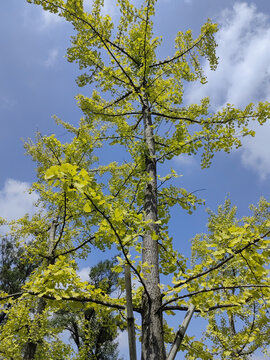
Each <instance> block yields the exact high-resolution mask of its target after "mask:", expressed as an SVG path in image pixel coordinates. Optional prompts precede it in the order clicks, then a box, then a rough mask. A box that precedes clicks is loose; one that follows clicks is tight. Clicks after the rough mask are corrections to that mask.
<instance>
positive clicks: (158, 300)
mask: <svg viewBox="0 0 270 360" xmlns="http://www.w3.org/2000/svg"><path fill="white" fill-rule="evenodd" d="M146 104H147V101H146ZM143 120H144V138H145V144H146V151H145V167H146V173H147V175H148V177H149V180H148V182H147V184H146V188H145V199H144V211H145V220H146V221H147V220H150V223H149V225H148V226H149V229H148V230H147V231H146V233H145V235H144V238H143V250H142V262H143V263H147V264H148V266H149V267H148V268H143V269H142V272H143V275H144V278H145V285H146V289H147V293H146V292H145V293H144V294H143V300H142V357H141V359H142V360H157V359H159V360H165V358H166V352H165V346H164V337H163V318H162V312H161V311H160V310H159V309H160V306H161V304H162V297H161V292H160V288H159V282H160V281H159V255H158V242H157V240H153V238H152V235H153V234H158V224H156V221H157V220H158V206H157V205H158V204H157V169H156V158H155V142H154V134H153V127H152V119H151V114H150V111H149V108H148V105H147V106H145V109H144V118H143Z"/></svg>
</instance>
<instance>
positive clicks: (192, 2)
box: [0, 0, 270, 274]
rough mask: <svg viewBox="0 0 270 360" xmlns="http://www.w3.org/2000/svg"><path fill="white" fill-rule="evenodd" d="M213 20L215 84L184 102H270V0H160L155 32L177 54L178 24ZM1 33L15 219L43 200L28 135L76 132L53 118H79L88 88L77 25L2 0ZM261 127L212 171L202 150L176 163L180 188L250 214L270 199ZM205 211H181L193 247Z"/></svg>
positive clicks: (8, 198) (3, 175)
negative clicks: (81, 84) (73, 49)
mask: <svg viewBox="0 0 270 360" xmlns="http://www.w3.org/2000/svg"><path fill="white" fill-rule="evenodd" d="M138 1H139V0H134V1H133V2H134V3H136V2H138ZM85 3H88V4H86V5H89V4H90V3H91V0H89V1H87V0H85ZM115 3H116V1H114V0H107V1H106V0H105V10H106V11H108V12H109V13H110V14H111V16H112V17H114V18H115V19H116V18H117V10H116V8H115ZM207 18H212V19H213V20H214V21H217V22H218V23H219V24H220V31H219V33H218V35H217V41H218V43H219V47H218V49H217V52H218V56H219V58H220V60H219V67H218V69H217V71H215V72H211V71H210V70H209V69H208V68H207V66H205V72H206V74H207V76H208V84H207V85H205V86H203V87H202V86H198V85H194V86H191V87H189V88H187V90H186V95H185V101H186V102H190V103H193V102H198V101H199V99H200V98H201V97H204V96H210V98H211V100H212V106H213V108H214V109H219V108H220V107H222V105H223V104H226V103H227V102H229V103H232V104H235V105H236V106H239V107H241V106H244V105H245V104H247V103H249V102H254V103H257V102H258V101H263V100H269V101H270V51H269V49H270V2H269V0H256V1H245V2H243V1H231V0H218V1H217V0H203V1H202V0H158V5H157V14H156V22H155V31H156V33H157V34H162V35H163V45H162V48H161V50H160V56H161V57H167V56H168V55H169V54H170V53H171V52H172V50H173V40H174V37H175V35H176V32H177V31H178V30H180V29H181V30H186V29H188V28H191V29H192V30H193V31H194V33H195V34H196V33H198V31H199V29H200V27H201V25H202V24H203V23H204V22H205V21H206V20H207ZM0 33H1V36H0V47H1V56H0V65H1V66H0V79H1V82H0V121H1V130H0V158H1V172H0V216H1V217H6V218H8V219H12V218H16V217H20V216H22V215H23V214H24V213H25V212H31V211H33V207H32V202H33V201H34V200H36V195H35V194H32V195H31V196H30V195H28V194H27V193H26V189H27V187H28V184H30V183H31V182H33V181H34V180H35V164H34V163H33V162H32V161H31V159H30V158H29V157H26V156H25V155H24V149H23V142H22V140H21V139H22V138H23V139H27V138H34V136H35V132H36V131H40V132H41V133H42V134H51V133H55V134H56V135H57V136H58V137H59V139H60V140H61V141H65V140H66V139H68V137H67V133H66V132H65V131H64V130H63V129H61V127H56V125H55V124H54V121H53V120H52V119H51V116H52V115H54V114H56V115H57V116H58V117H60V118H62V119H63V120H65V121H68V122H70V123H72V124H77V123H78V120H79V118H80V116H81V115H82V114H81V113H80V111H79V110H78V109H77V107H76V101H75V99H74V96H75V95H76V94H78V93H79V92H80V91H81V89H79V88H78V87H77V85H76V83H75V78H76V75H78V69H77V67H76V65H74V64H70V63H68V62H67V61H66V59H65V58H64V56H65V52H66V49H67V47H68V46H69V37H70V35H71V34H72V27H71V26H70V25H69V24H66V23H65V22H64V21H63V20H60V19H59V18H58V17H57V16H54V15H51V14H48V13H44V12H43V11H42V10H41V8H40V7H37V6H33V5H30V4H28V3H27V2H26V1H24V0H20V1H18V0H9V1H5V2H2V4H1V12H0ZM83 91H84V93H87V92H88V91H89V90H88V89H84V90H83ZM89 94H90V91H89ZM254 129H255V130H256V131H257V135H256V137H255V138H254V139H247V140H245V141H244V146H243V147H242V148H241V149H239V150H237V151H233V152H232V153H231V154H230V155H227V154H218V155H217V156H216V157H215V158H214V160H213V164H212V166H211V168H210V169H207V170H201V169H200V166H199V162H198V159H197V158H185V157H180V158H179V159H176V160H175V161H173V162H172V164H171V166H172V167H174V168H175V169H176V170H177V172H179V173H180V174H183V175H184V176H183V177H181V178H180V179H179V183H178V184H179V186H181V187H186V188H187V189H188V190H189V191H194V190H197V189H205V190H204V191H202V192H200V193H198V196H201V197H202V198H204V199H206V205H207V207H210V208H211V209H213V210H214V209H215V208H216V207H217V206H218V205H219V204H221V203H223V201H224V198H225V196H226V194H228V193H230V197H231V199H232V202H233V203H234V204H236V205H237V206H238V209H239V211H238V215H239V216H243V215H246V214H248V206H249V204H251V203H257V201H258V200H259V198H260V196H264V197H266V198H268V199H269V198H270V196H269V179H270V141H269V139H270V123H269V124H265V125H264V126H263V127H257V126H254ZM206 219H207V218H206V215H205V209H204V208H202V209H199V210H198V212H197V213H196V214H194V215H192V216H188V215H185V214H183V213H182V212H179V213H178V212H177V211H175V212H174V222H172V227H173V230H172V231H173V233H174V235H175V239H176V241H177V239H178V238H179V242H180V240H181V244H183V242H184V249H185V251H186V252H187V253H188V247H189V239H190V238H191V237H192V236H194V235H195V234H196V233H200V232H204V231H205V230H206V228H205V224H206ZM87 266H88V265H86V268H84V269H82V274H83V273H85V274H86V269H87Z"/></svg>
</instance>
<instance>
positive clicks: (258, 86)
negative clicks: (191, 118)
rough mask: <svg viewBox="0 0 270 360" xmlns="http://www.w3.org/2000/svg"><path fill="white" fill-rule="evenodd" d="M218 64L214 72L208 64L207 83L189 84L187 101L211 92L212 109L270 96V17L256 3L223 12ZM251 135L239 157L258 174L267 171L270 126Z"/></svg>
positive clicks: (190, 101)
mask: <svg viewBox="0 0 270 360" xmlns="http://www.w3.org/2000/svg"><path fill="white" fill-rule="evenodd" d="M217 42H218V48H217V55H218V56H219V65H218V68H217V70H216V71H215V72H213V71H211V70H210V69H209V67H208V66H207V65H205V66H204V70H205V73H206V76H207V79H208V83H207V84H206V85H204V86H202V85H201V86H200V85H195V84H194V85H193V86H190V87H189V89H188V91H187V95H186V101H187V102H188V103H194V102H196V103H197V102H199V100H200V99H201V98H202V97H205V96H210V98H211V103H212V106H213V108H214V109H218V108H220V107H222V106H223V105H224V104H226V103H231V104H234V105H235V106H238V107H242V106H245V105H246V104H248V103H250V102H254V103H257V102H258V101H265V100H270V51H269V48H270V20H269V17H267V16H266V15H265V14H263V13H260V12H258V11H257V9H256V7H255V5H248V4H247V3H245V2H237V3H235V4H234V6H233V8H232V9H230V10H228V9H227V10H225V11H224V12H223V13H222V16H221V21H220V31H219V32H218V34H217ZM254 130H257V135H256V137H255V138H254V139H250V138H249V139H248V138H247V139H245V140H244V141H243V144H244V146H243V148H242V154H241V159H242V162H243V164H244V165H245V166H248V167H249V168H251V169H252V170H253V171H256V172H258V174H259V176H260V177H261V178H265V177H266V175H268V174H270V156H269V138H270V126H268V125H266V126H264V127H259V126H255V128H254Z"/></svg>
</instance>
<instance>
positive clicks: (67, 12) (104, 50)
mask: <svg viewBox="0 0 270 360" xmlns="http://www.w3.org/2000/svg"><path fill="white" fill-rule="evenodd" d="M28 2H29V3H34V4H37V5H40V6H42V7H43V9H44V10H45V11H49V12H51V13H54V14H57V15H59V16H61V17H63V18H65V19H66V20H67V21H68V22H70V23H72V25H73V27H74V31H75V35H74V36H73V37H72V40H71V46H70V48H69V49H68V50H67V59H68V61H70V62H76V63H77V64H78V65H79V68H80V70H81V71H82V73H81V75H80V76H79V77H78V79H77V83H78V85H79V86H81V87H84V86H89V85H91V86H94V87H95V90H93V92H92V95H91V96H90V97H88V96H85V95H77V101H78V106H79V107H80V109H81V110H82V112H83V114H84V117H83V118H82V119H81V121H80V124H79V126H78V127H75V126H72V125H70V124H67V123H65V122H64V121H62V120H60V119H57V122H58V123H60V124H62V126H64V128H65V129H66V130H68V131H69V132H70V133H71V136H72V139H71V141H70V142H69V143H61V142H60V141H59V140H58V139H57V138H56V137H55V136H54V135H52V136H47V137H40V138H38V139H37V141H36V143H31V142H28V144H26V147H27V149H28V153H29V154H30V155H31V156H32V157H33V159H34V160H35V161H37V164H38V165H37V170H38V179H39V180H38V182H37V183H35V184H34V185H33V189H34V190H35V191H37V192H38V193H39V195H40V201H39V202H40V205H39V206H40V207H42V208H43V210H40V211H39V212H37V214H36V215H35V216H34V218H31V219H30V218H27V217H24V218H23V219H21V220H19V221H17V222H14V223H12V224H10V226H11V232H13V234H16V236H17V239H20V240H21V241H22V240H23V239H26V241H25V247H26V253H27V256H28V257H29V259H33V260H36V259H40V258H42V259H43V261H42V263H41V265H40V266H39V267H38V269H36V270H35V271H34V272H33V273H32V275H31V277H30V279H29V281H28V282H27V283H26V284H25V286H24V287H23V289H22V291H21V292H20V293H17V294H15V295H14V294H2V297H1V299H2V301H4V302H5V301H10V302H13V303H14V305H13V306H12V309H13V315H10V321H11V325H10V327H9V329H14V327H16V322H15V320H14V311H15V310H14V309H16V307H18V311H20V313H21V314H24V313H25V312H24V311H25V310H23V307H24V306H25V307H27V306H28V307H29V302H31V300H29V299H34V300H33V301H35V302H37V303H40V302H42V304H43V305H42V307H40V306H39V309H40V310H39V311H36V313H35V317H34V320H33V316H32V318H30V320H29V317H28V318H27V326H28V328H31V324H32V323H34V324H35V326H36V327H37V325H38V327H39V329H41V330H40V334H39V333H36V334H35V336H33V331H32V339H31V341H32V342H35V343H36V344H39V345H38V346H39V348H41V347H42V346H43V348H44V349H43V351H47V352H48V351H49V350H48V349H49V347H50V342H48V341H47V342H46V341H45V340H42V339H44V337H46V336H47V337H48V331H47V330H46V321H45V320H46V316H45V313H46V311H47V314H48V313H49V312H52V311H57V309H59V308H64V307H65V306H67V305H66V304H67V303H68V304H69V305H68V306H69V309H70V307H72V306H74V307H76V306H77V305H76V304H77V303H80V304H81V303H84V304H85V306H86V307H87V306H88V305H87V304H91V307H93V306H94V307H95V309H96V311H108V312H113V311H119V312H120V313H122V312H123V311H124V310H125V308H126V305H127V304H126V303H127V302H126V298H125V297H119V298H117V297H113V296H109V295H107V294H105V293H104V292H103V291H102V289H99V288H96V287H95V286H94V285H93V284H86V283H83V282H82V281H81V280H80V279H79V277H78V275H77V273H76V268H77V260H78V258H80V257H83V256H84V257H85V256H87V253H88V251H90V249H92V248H95V247H97V248H99V249H102V250H106V249H108V248H115V249H117V251H118V252H121V254H122V255H121V256H119V257H118V265H117V266H115V267H114V271H116V272H122V271H124V269H125V268H126V267H128V269H130V270H131V273H132V276H133V277H134V278H136V280H137V282H138V283H139V286H138V287H137V288H136V290H133V292H132V307H133V310H134V311H135V312H137V313H139V314H140V316H141V324H140V327H138V331H139V332H140V340H141V344H142V346H141V358H142V359H143V360H146V359H147V360H154V359H155V360H156V359H161V360H163V359H166V356H167V355H166V347H165V343H170V342H173V340H174V333H173V330H172V329H171V328H170V326H169V324H167V322H165V320H164V318H163V314H164V312H167V314H168V315H174V313H173V311H177V310H179V311H186V310H187V309H188V307H189V305H190V304H193V305H194V306H195V311H196V312H197V313H200V314H201V316H205V317H207V316H208V314H209V313H211V314H214V313H218V314H222V311H224V309H228V308H230V309H244V306H245V305H246V304H247V305H248V303H249V302H250V299H256V300H257V301H258V303H260V302H261V301H263V302H264V306H261V307H260V312H264V314H265V315H266V314H267V308H268V301H269V286H270V284H269V280H268V278H267V273H268V269H267V264H268V257H269V250H268V234H269V233H270V222H269V217H265V218H264V219H262V221H261V222H257V221H256V217H254V218H250V220H248V221H245V222H244V223H243V224H241V223H239V224H238V223H237V224H232V225H231V226H224V227H223V226H222V222H221V223H220V226H218V227H216V228H215V229H214V231H213V234H212V235H209V239H210V240H209V241H208V240H205V239H204V238H203V240H202V241H201V240H200V238H197V240H196V241H195V243H194V244H195V245H194V246H195V248H194V249H195V250H196V251H197V252H198V258H197V260H196V261H195V262H194V263H193V265H192V266H188V261H187V259H186V258H185V257H184V256H183V254H182V252H181V249H180V251H177V250H176V249H175V248H174V247H173V238H172V237H171V236H170V232H169V220H170V214H171V213H170V209H171V208H172V207H173V206H176V205H178V206H180V207H181V208H182V209H184V210H186V211H188V212H189V213H190V212H192V211H194V210H195V209H196V206H197V205H199V204H201V203H202V200H201V199H198V198H197V197H196V196H195V195H194V194H192V193H191V192H189V191H188V190H186V189H183V188H179V187H177V186H175V185H174V183H173V180H174V179H175V178H177V177H178V174H177V173H176V172H175V171H174V170H173V169H171V170H170V172H169V171H168V174H167V175H165V176H164V175H161V174H163V173H164V169H166V168H167V166H166V163H168V162H169V160H171V159H173V158H174V157H176V156H181V155H184V154H185V155H194V154H199V155H201V159H202V160H201V166H202V168H207V167H208V166H210V164H211V159H212V158H213V156H214V154H215V153H216V152H218V151H225V152H230V150H232V149H233V148H238V147H240V146H241V138H242V137H243V136H254V131H253V130H252V127H250V126H249V123H250V122H252V121H257V122H258V123H259V124H261V125H262V124H263V123H264V122H265V121H266V120H267V119H268V117H269V115H270V104H269V103H268V102H261V103H259V104H257V105H256V106H255V105H254V104H248V105H247V106H246V107H245V108H243V109H238V108H235V107H233V105H231V104H227V105H226V106H225V107H224V108H223V109H221V110H219V111H217V112H215V113H214V112H213V111H212V110H211V106H210V100H209V98H208V97H205V98H203V99H202V100H201V102H200V104H192V105H186V104H185V103H183V92H184V87H185V86H186V84H187V83H190V82H196V81H198V82H201V83H202V84H204V83H205V82H206V78H205V76H204V73H203V70H202V66H201V63H202V61H204V60H206V61H208V62H209V65H210V68H211V69H212V70H215V68H216V66H217V62H218V61H217V57H216V54H215V48H216V42H215V38H214V36H215V33H216V32H217V30H218V27H217V25H216V24H214V23H212V22H211V21H210V20H208V22H206V23H205V24H204V25H203V26H202V28H201V32H200V34H199V35H198V37H196V38H194V37H193V35H192V32H191V31H190V30H188V31H186V32H185V33H183V32H181V31H179V32H178V33H177V36H176V38H175V52H174V54H172V55H171V56H170V57H168V58H165V59H158V58H157V57H156V51H157V49H158V47H159V45H160V44H161V37H159V36H155V35H154V33H153V19H154V15H155V5H156V2H157V1H156V0H144V1H142V2H141V5H138V6H135V5H134V4H133V3H132V2H131V1H129V0H118V1H117V2H116V3H117V5H118V8H119V11H120V19H119V21H118V23H117V24H114V23H113V22H112V19H111V18H110V17H109V16H108V15H104V14H103V12H102V7H103V1H102V0H93V1H92V10H91V11H90V12H87V11H86V10H85V9H84V4H83V1H82V0H67V1H63V0H28ZM109 147H111V148H112V149H113V147H115V149H117V150H116V154H117V153H119V151H121V158H122V157H124V154H126V157H125V158H124V160H123V161H122V162H120V161H118V162H111V163H106V152H108V151H110V150H109ZM100 149H102V151H100ZM103 154H105V155H104V157H102V155H103ZM44 208H45V209H46V212H45V213H44ZM51 219H54V222H53V223H52V225H50V224H51ZM48 229H51V230H50V235H52V233H53V236H48ZM52 229H54V231H52ZM210 230H211V229H210ZM29 236H31V237H32V238H33V239H32V241H31V247H30V246H27V239H28V238H29ZM220 242H221V243H222V244H224V246H222V247H221V246H220V245H219V244H220ZM33 244H34V245H33ZM200 244H201V245H200ZM200 246H202V249H204V248H205V247H206V249H209V251H205V253H202V252H200V251H199V249H200ZM207 246H209V247H207ZM178 247H179V244H178ZM244 258H245V259H247V263H249V264H250V266H248V268H246V271H245V274H243V276H241V277H239V279H238V278H235V277H233V276H232V275H231V273H232V271H233V269H234V267H236V271H237V273H241V274H242V273H243V268H244V265H243V264H244V262H245V260H244ZM200 259H202V261H201V262H200V261H199V260H200ZM221 272H222V274H224V281H222V278H221V276H220V274H221ZM161 280H162V281H161ZM26 304H28V305H27V306H26ZM37 307H38V305H37ZM233 311H234V310H232V312H233ZM241 311H242V310H241ZM25 319H26V317H25ZM128 320H130V319H128ZM12 321H13V322H12ZM25 321H26V320H25ZM23 329H25V328H23ZM42 329H43V332H42ZM9 331H10V330H9ZM46 331H47V332H46ZM25 333H26V331H25V330H24V333H23V334H22V339H23V336H27V334H25ZM254 334H255V335H254ZM256 334H257V333H253V336H256ZM30 335H31V334H30ZM30 335H29V332H28V337H31V336H30ZM10 339H11V340H10V341H15V339H14V338H13V339H12V338H10ZM21 341H27V340H25V339H24V340H21ZM55 341H60V340H55ZM190 341H191V340H189V345H188V343H185V342H184V343H183V344H182V347H181V349H182V350H187V351H188V352H187V356H188V357H189V359H198V358H202V359H210V358H213V355H211V353H210V352H209V351H208V350H207V348H204V346H203V344H201V343H199V344H200V345H198V344H197V345H196V346H197V347H198V346H199V347H200V349H201V351H199V352H198V351H197V352H196V353H194V347H192V344H191V345H190ZM191 343H192V341H191ZM42 344H43V345H42ZM45 344H46V346H45ZM238 345H239V344H236V345H235V346H238ZM38 346H37V349H38ZM1 347H2V348H0V351H2V352H5V351H11V349H10V348H9V350H7V349H6V347H5V346H4V345H1ZM5 349H6V350H5ZM37 351H38V350H37ZM37 351H36V353H35V354H34V356H38V352H37ZM39 351H40V350H39ZM51 351H53V350H51ZM65 351H67V349H65ZM234 351H235V348H228V349H227V352H226V356H227V358H228V359H229V358H230V357H231V358H233V356H235V352H234ZM18 354H19V352H18V353H17V356H18ZM65 356H66V358H68V357H67V356H68V355H67V353H66V355H65ZM10 358H11V357H10ZM17 358H18V359H19V357H17ZM32 358H38V357H32ZM55 359H56V357H55Z"/></svg>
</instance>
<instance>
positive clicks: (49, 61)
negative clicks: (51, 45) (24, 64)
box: [44, 49, 59, 67]
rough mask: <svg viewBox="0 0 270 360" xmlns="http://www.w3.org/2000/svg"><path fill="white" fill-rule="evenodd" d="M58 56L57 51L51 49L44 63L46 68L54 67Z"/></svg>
mask: <svg viewBox="0 0 270 360" xmlns="http://www.w3.org/2000/svg"><path fill="white" fill-rule="evenodd" d="M58 55H59V51H58V50H57V49H52V50H51V51H50V52H49V55H48V57H47V59H46V60H45V61H44V65H45V66H46V67H52V66H54V64H55V63H56V60H57V57H58Z"/></svg>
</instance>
